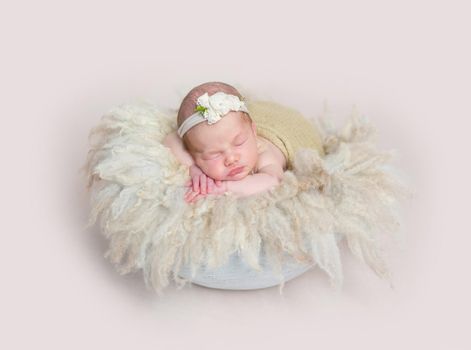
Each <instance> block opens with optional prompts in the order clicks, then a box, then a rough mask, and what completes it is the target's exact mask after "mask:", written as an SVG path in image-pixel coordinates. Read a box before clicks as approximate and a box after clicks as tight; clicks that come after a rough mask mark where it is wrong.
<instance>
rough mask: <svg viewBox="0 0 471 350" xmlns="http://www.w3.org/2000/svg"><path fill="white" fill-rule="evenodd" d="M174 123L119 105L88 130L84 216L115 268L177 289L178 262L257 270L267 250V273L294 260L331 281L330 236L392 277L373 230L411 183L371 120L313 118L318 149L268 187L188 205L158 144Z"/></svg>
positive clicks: (382, 225) (336, 255)
mask: <svg viewBox="0 0 471 350" xmlns="http://www.w3.org/2000/svg"><path fill="white" fill-rule="evenodd" d="M175 119H176V118H175V115H173V114H172V113H167V112H162V111H161V110H159V109H157V108H156V107H154V106H153V105H151V104H148V103H136V104H127V105H122V106H119V107H117V108H114V109H112V110H111V111H109V112H108V113H107V114H106V115H105V116H104V117H103V118H102V120H101V122H100V124H99V125H98V126H97V127H96V128H94V129H93V130H92V131H91V133H90V143H91V150H90V151H89V154H88V160H87V165H86V171H87V174H88V179H89V186H90V187H91V188H92V196H91V206H92V211H91V216H90V224H91V225H93V224H94V223H95V222H96V221H97V220H98V221H99V223H100V227H101V231H102V232H103V234H104V235H105V236H106V237H107V238H108V239H109V241H110V247H109V250H108V252H107V254H106V255H107V257H108V258H109V259H110V260H111V262H112V263H113V264H115V265H116V266H117V267H118V270H119V271H120V272H121V273H129V272H132V271H137V270H139V269H142V270H143V274H144V277H145V280H146V283H147V285H148V286H153V287H154V289H155V290H156V291H157V292H160V291H162V290H163V289H164V288H165V287H166V286H168V285H169V283H170V281H171V280H174V281H175V282H176V285H177V286H178V287H181V286H183V285H184V284H185V283H186V282H187V281H186V280H184V279H182V278H181V277H179V275H178V272H179V271H180V269H181V268H182V267H183V266H190V267H191V269H192V271H193V272H196V271H197V270H198V269H199V267H200V266H206V267H208V268H216V267H219V266H222V265H224V264H225V263H226V262H227V260H228V258H229V256H230V255H232V254H234V253H238V254H239V255H240V257H241V258H242V259H244V261H245V262H246V263H247V264H249V265H250V266H251V267H253V268H254V269H259V268H260V266H259V256H260V253H261V249H263V250H264V252H265V256H266V258H267V260H268V261H269V262H270V264H272V266H273V269H274V271H280V270H281V266H282V265H283V263H284V262H285V259H286V257H290V259H293V258H294V259H295V260H297V261H299V262H301V263H304V264H305V263H315V264H317V265H318V266H319V267H320V268H321V269H322V270H324V271H325V272H326V273H327V274H328V276H329V277H330V280H331V281H332V283H333V284H334V285H336V286H339V285H340V284H341V283H342V265H341V259H340V252H339V247H338V240H337V239H336V236H335V234H337V235H340V236H341V237H342V239H343V240H345V241H346V243H347V245H348V247H349V248H350V250H351V252H352V253H353V254H354V255H355V256H356V257H358V258H359V259H360V260H362V261H364V262H365V263H366V264H368V265H369V266H370V267H371V268H372V269H373V270H374V271H375V272H376V273H377V274H378V275H379V276H381V277H388V271H387V268H386V265H385V262H384V259H383V258H382V254H381V251H382V249H381V244H380V243H381V239H380V238H381V237H382V235H383V234H385V233H386V234H390V233H393V232H394V231H396V230H397V229H398V222H399V221H398V217H397V211H396V207H397V203H398V200H399V199H401V198H403V197H404V196H406V195H407V191H406V190H405V188H404V187H403V185H402V184H401V183H400V181H398V179H397V178H396V177H395V176H393V175H392V174H391V173H390V172H388V171H386V167H385V165H386V164H387V163H388V162H389V161H390V159H391V156H392V154H391V152H380V151H378V150H377V148H376V146H375V144H374V136H375V132H374V129H373V128H372V127H371V126H370V125H369V124H368V123H367V122H365V121H363V120H362V119H361V118H359V117H358V116H357V115H355V114H353V115H352V116H351V117H350V118H349V121H348V122H347V124H346V125H345V126H344V127H343V128H342V129H340V130H336V129H335V128H333V127H332V126H331V125H329V123H327V122H326V120H325V119H321V120H319V124H320V125H317V127H318V128H319V130H320V131H321V134H322V137H323V143H324V149H325V153H326V155H325V157H324V158H321V157H319V155H318V154H317V152H316V151H314V150H302V151H300V152H299V153H298V154H297V157H296V159H295V161H294V167H293V170H292V171H286V172H285V174H284V179H283V181H282V183H281V185H280V186H278V187H277V188H275V189H273V190H271V191H269V192H265V193H261V194H258V195H253V196H250V197H246V198H234V197H233V196H231V195H225V196H210V197H207V198H205V199H202V200H200V201H198V202H197V203H196V204H187V203H186V202H185V201H184V200H183V195H184V193H185V191H186V190H185V187H184V183H185V182H186V181H187V180H188V168H186V167H185V166H183V165H180V164H179V163H178V161H177V160H176V158H175V157H174V156H173V155H172V153H171V152H170V150H169V149H168V148H166V147H165V146H164V145H163V144H162V141H163V139H164V137H165V136H166V135H167V134H168V133H170V132H171V131H173V130H175V129H176V121H175ZM313 122H314V121H313Z"/></svg>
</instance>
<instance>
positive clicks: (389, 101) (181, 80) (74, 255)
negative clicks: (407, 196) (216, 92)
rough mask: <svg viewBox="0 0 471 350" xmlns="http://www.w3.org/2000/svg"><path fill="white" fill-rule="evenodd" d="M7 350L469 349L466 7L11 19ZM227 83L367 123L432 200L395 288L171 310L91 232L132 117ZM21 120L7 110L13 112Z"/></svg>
mask: <svg viewBox="0 0 471 350" xmlns="http://www.w3.org/2000/svg"><path fill="white" fill-rule="evenodd" d="M0 8H1V9H0V29H1V30H0V37H1V39H2V40H1V41H0V42H1V43H2V44H1V46H2V55H1V64H0V73H1V74H0V77H1V78H0V88H1V92H2V94H1V96H2V108H3V110H4V112H3V117H2V126H1V135H2V137H1V138H0V142H1V146H2V147H1V159H2V172H1V180H2V181H1V184H2V192H1V197H2V198H1V202H0V203H1V206H2V213H3V215H2V222H3V225H2V233H1V236H0V237H1V254H0V269H1V271H0V272H1V295H2V297H1V298H0V300H1V301H0V310H1V311H0V315H1V316H0V325H1V329H2V332H1V333H2V336H1V337H0V347H1V348H2V349H32V348H38V347H41V348H43V347H44V348H46V345H47V348H49V349H64V348H67V349H85V348H91V349H95V348H97V349H98V348H103V349H105V348H106V349H107V348H112V349H115V350H118V349H133V348H139V349H151V348H152V349H174V348H175V349H177V348H183V347H185V348H186V349H190V347H191V346H193V347H195V348H197V349H221V348H224V349H240V348H246V349H255V348H263V349H265V348H271V349H287V348H288V349H294V348H296V347H299V346H304V347H305V348H308V349H320V348H322V349H324V348H332V349H346V348H351V349H357V348H358V349H359V348H362V349H378V348H380V349H398V348H401V349H415V348H419V347H420V348H425V349H470V348H471V341H470V340H469V337H468V334H467V333H469V312H470V311H471V310H470V306H471V303H470V301H469V299H468V296H467V295H469V294H470V292H471V288H470V279H469V276H470V273H469V271H468V268H469V267H470V258H469V256H470V254H469V245H470V244H471V238H470V233H471V230H470V229H469V228H467V225H468V222H467V220H466V219H467V216H466V215H468V214H467V212H466V211H465V208H467V207H469V203H468V198H469V195H470V194H471V191H470V185H469V179H470V171H469V169H470V167H469V164H468V161H469V156H468V154H467V153H466V154H465V152H464V150H465V149H469V147H470V146H471V144H470V137H469V135H468V134H469V129H470V128H469V126H470V122H469V120H470V117H471V113H470V111H471V108H470V104H469V103H470V102H469V101H470V97H471V96H470V87H471V83H470V81H471V69H470V64H469V62H471V54H470V45H469V33H470V30H471V25H470V24H469V23H470V22H469V10H470V8H469V5H468V3H467V2H465V1H447V2H445V1H416V0H410V1H395V2H392V1H391V2H386V3H381V2H378V1H372V0H371V1H355V2H353V1H352V2H347V1H345V2H341V1H329V2H323V3H320V2H319V3H314V2H308V1H305V2H302V1H296V0H294V1H289V2H279V4H277V5H275V4H273V3H272V2H249V1H237V2H233V3H232V4H229V3H227V4H225V3H223V2H221V1H208V0H201V1H198V2H193V3H192V4H186V3H185V2H184V1H173V2H170V1H165V2H164V1H134V2H125V1H123V2H118V1H81V2H76V3H72V4H66V3H64V2H61V1H49V0H45V1H41V2H32V1H30V2H27V1H26V2H22V3H20V2H16V3H15V4H14V5H13V4H9V5H0ZM209 80H222V81H226V82H229V83H232V84H235V85H237V86H240V87H242V88H243V89H242V90H243V91H244V92H246V93H248V94H250V95H251V96H255V97H259V98H269V99H275V100H277V101H279V102H282V103H285V104H288V105H291V106H293V107H295V108H298V109H299V110H301V111H302V112H304V113H305V114H307V115H310V116H317V115H319V114H320V112H321V111H322V105H323V101H324V100H327V101H328V102H329V104H330V106H331V110H332V118H334V119H335V120H337V121H339V122H341V121H343V120H345V118H346V117H347V116H348V115H349V112H350V110H351V108H352V105H353V104H356V105H357V108H358V110H359V111H360V113H361V114H363V115H365V116H366V117H368V118H369V119H370V120H371V121H372V122H373V123H374V124H375V125H376V126H377V128H378V132H379V134H380V146H381V147H382V148H386V149H390V148H395V149H396V150H397V151H398V154H399V157H398V158H397V160H396V162H395V164H396V165H397V166H398V167H399V168H401V169H402V170H403V171H404V173H405V174H406V175H407V179H408V182H409V184H410V186H411V187H412V188H414V190H415V196H414V198H413V200H412V201H410V202H409V203H408V204H406V205H405V210H404V225H403V229H402V230H401V235H402V236H403V239H402V246H398V245H394V246H392V247H391V250H390V251H389V252H390V254H389V255H390V256H389V261H390V265H391V268H392V270H393V272H394V289H391V288H390V287H389V285H388V284H387V283H386V282H384V281H382V280H379V279H377V278H376V277H375V276H374V275H373V274H372V273H371V272H370V271H369V270H368V269H366V268H365V267H364V266H363V265H362V264H360V263H359V262H357V261H356V260H354V259H353V258H352V257H351V255H350V254H347V253H346V254H345V256H344V260H343V261H344V267H345V285H344V288H343V290H342V292H341V293H338V294H334V293H333V292H332V290H331V289H330V287H329V284H328V281H327V279H326V277H325V276H324V275H323V274H322V273H320V272H319V271H318V270H314V271H312V272H309V273H307V274H305V275H303V276H302V277H301V278H298V279H297V280H295V281H292V282H290V283H288V284H287V285H286V287H285V290H284V294H283V295H282V296H280V295H279V294H278V290H277V289H276V288H273V289H267V290H260V291H254V292H222V291H214V290H209V289H204V288H199V287H196V286H195V287H192V288H187V289H184V290H182V291H174V290H168V291H167V293H166V294H165V295H164V296H163V297H162V298H160V299H159V298H157V297H156V296H154V295H153V294H152V293H151V292H149V291H147V290H146V289H145V287H144V286H143V282H142V279H141V278H140V276H125V277H123V276H119V275H118V274H117V273H116V272H115V271H114V270H113V268H112V267H111V266H110V264H109V263H108V262H107V261H105V260H104V259H103V254H104V252H105V249H106V242H104V240H103V239H102V237H101V236H99V235H98V234H97V232H96V229H93V230H84V229H83V227H84V225H85V223H86V219H87V212H88V202H87V195H86V193H85V192H84V190H83V186H84V181H83V179H82V178H81V177H80V174H79V172H78V169H79V167H80V166H81V165H82V164H83V162H84V160H85V157H86V152H87V135H88V132H89V129H90V128H91V127H93V126H94V125H96V124H97V122H98V120H99V118H100V116H101V115H102V114H103V113H104V112H106V111H107V110H108V109H109V108H110V107H112V106H114V105H116V104H120V103H123V102H127V101H132V100H135V99H140V98H143V99H147V100H150V101H152V102H154V103H155V104H157V105H160V106H164V107H171V108H176V107H177V105H178V102H179V100H180V99H181V98H182V97H183V95H184V94H185V92H186V91H187V90H188V89H189V88H191V87H192V86H194V85H195V84H198V83H201V82H204V81H209ZM5 107H6V109H5Z"/></svg>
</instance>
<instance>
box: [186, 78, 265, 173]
mask: <svg viewBox="0 0 471 350" xmlns="http://www.w3.org/2000/svg"><path fill="white" fill-rule="evenodd" d="M205 93H206V94H208V96H209V97H211V96H212V95H214V94H217V93H224V94H227V95H231V96H230V97H228V98H229V99H230V98H232V99H233V102H234V103H235V105H237V104H238V103H239V100H241V99H242V97H241V95H240V93H239V92H238V91H237V90H236V89H235V88H234V87H232V86H230V85H228V84H225V83H220V82H209V83H204V84H201V85H198V86H197V87H195V88H193V89H192V90H191V91H190V92H189V93H188V94H187V95H186V96H185V98H184V99H183V101H182V103H181V105H180V109H179V111H178V117H177V123H178V127H180V126H181V125H182V124H183V122H184V121H185V120H187V119H188V118H189V117H190V116H192V115H194V114H195V112H196V111H197V110H196V108H197V107H198V104H197V100H198V98H199V97H200V96H203V95H204V94H205ZM219 95H221V94H219ZM222 97H223V98H224V97H227V96H224V95H222ZM244 109H245V108H244V107H241V108H240V110H238V111H234V110H231V111H229V112H228V113H227V114H225V115H223V116H221V119H220V120H218V121H216V122H214V123H213V124H208V122H207V121H203V122H199V123H198V124H196V125H194V126H192V127H190V128H189V129H187V131H186V132H185V133H184V134H183V136H182V138H183V143H184V144H185V146H186V148H187V150H188V152H190V154H191V155H192V157H193V159H194V161H195V163H196V165H198V166H199V167H200V168H201V170H202V171H203V172H204V173H205V174H206V175H208V176H209V177H211V178H213V179H215V180H240V179H242V178H244V177H246V176H247V175H248V174H250V173H251V172H252V171H253V170H254V168H255V166H256V164H257V160H258V149H257V138H256V136H257V135H256V129H255V123H253V122H252V120H251V118H250V116H249V115H248V113H247V112H246V111H243V110H244ZM193 118H194V117H193Z"/></svg>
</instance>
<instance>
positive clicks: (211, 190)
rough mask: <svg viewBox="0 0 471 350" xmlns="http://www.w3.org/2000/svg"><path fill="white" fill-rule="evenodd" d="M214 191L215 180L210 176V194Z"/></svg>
mask: <svg viewBox="0 0 471 350" xmlns="http://www.w3.org/2000/svg"><path fill="white" fill-rule="evenodd" d="M213 192H214V180H213V179H211V178H208V194H210V193H213Z"/></svg>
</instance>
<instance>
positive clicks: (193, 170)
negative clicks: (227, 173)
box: [185, 165, 226, 203]
mask: <svg viewBox="0 0 471 350" xmlns="http://www.w3.org/2000/svg"><path fill="white" fill-rule="evenodd" d="M186 186H188V187H189V188H188V191H187V192H186V194H185V201H186V202H188V203H193V202H196V201H197V200H198V199H200V198H202V197H205V196H206V195H208V194H222V193H224V192H225V191H226V186H225V184H224V186H223V182H222V181H220V180H214V179H212V178H210V177H209V176H207V175H206V174H205V173H203V171H202V170H201V169H200V168H199V167H198V166H196V165H192V166H191V167H190V180H189V181H188V182H187V183H186Z"/></svg>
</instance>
